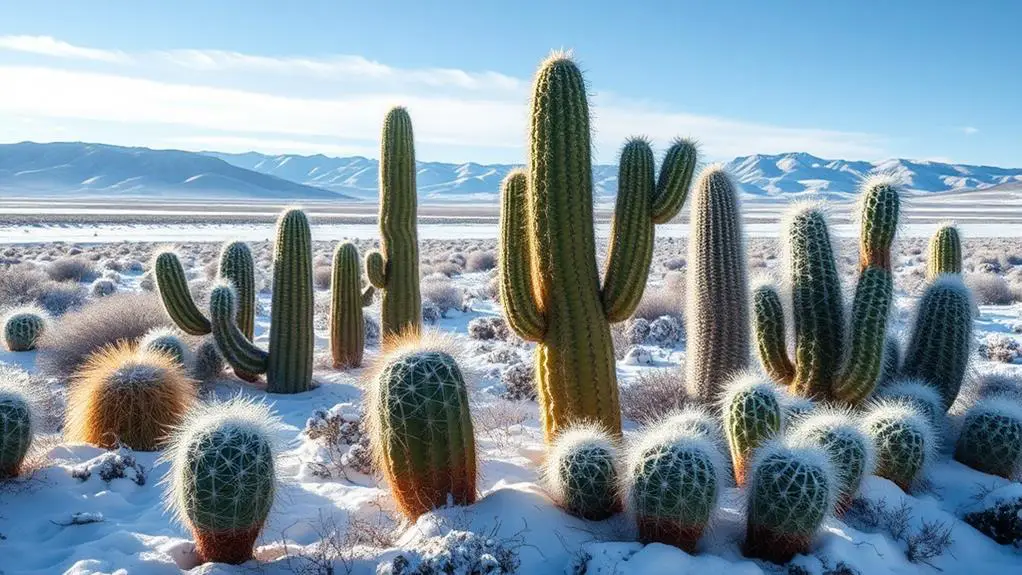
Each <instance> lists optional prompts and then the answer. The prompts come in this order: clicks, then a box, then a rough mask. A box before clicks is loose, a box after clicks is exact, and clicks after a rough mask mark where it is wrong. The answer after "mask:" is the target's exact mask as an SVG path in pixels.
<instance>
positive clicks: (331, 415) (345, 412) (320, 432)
mask: <svg viewBox="0 0 1022 575" xmlns="http://www.w3.org/2000/svg"><path fill="white" fill-rule="evenodd" d="M304 433H305V435H306V437H308V438H309V439H310V440H313V441H315V442H317V443H318V444H319V446H320V447H321V448H322V453H323V459H324V461H323V462H315V463H313V464H310V467H311V468H312V473H313V474H314V475H317V476H319V477H324V478H345V479H347V472H348V471H349V470H351V471H356V472H358V473H361V474H362V475H370V476H371V475H375V474H376V471H377V469H376V464H375V462H374V461H373V458H372V452H371V450H370V447H369V433H367V431H366V430H365V424H364V423H363V419H362V416H361V415H360V414H359V413H358V412H357V410H356V409H354V408H353V406H352V405H351V404H347V403H339V404H337V405H335V406H333V407H332V408H330V409H328V410H327V409H317V410H315V411H314V412H312V416H311V417H309V419H308V420H306V422H305V431H304Z"/></svg>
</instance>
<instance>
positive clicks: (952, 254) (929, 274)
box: [926, 223, 962, 281]
mask: <svg viewBox="0 0 1022 575" xmlns="http://www.w3.org/2000/svg"><path fill="white" fill-rule="evenodd" d="M960 273H962V239H961V237H960V236H959V235H958V228H957V227H955V225H954V224H952V223H946V224H941V226H940V227H939V228H937V231H935V232H934V233H933V235H932V236H930V245H929V248H928V250H927V257H926V281H933V280H935V279H937V277H938V276H940V275H941V274H960Z"/></svg>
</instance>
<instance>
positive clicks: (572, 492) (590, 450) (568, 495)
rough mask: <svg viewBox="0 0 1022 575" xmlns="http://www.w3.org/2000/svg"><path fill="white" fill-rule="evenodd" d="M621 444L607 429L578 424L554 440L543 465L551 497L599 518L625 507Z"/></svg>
mask: <svg viewBox="0 0 1022 575" xmlns="http://www.w3.org/2000/svg"><path fill="white" fill-rule="evenodd" d="M618 477H619V476H618V469H617V446H616V444H615V442H614V440H613V439H612V438H611V436H610V434H608V433H607V432H606V431H605V430H603V429H601V428H599V427H597V426H594V425H575V426H571V427H568V428H567V429H566V430H564V431H563V432H562V433H561V434H560V435H558V436H557V438H556V439H555V441H554V444H553V446H552V448H551V449H550V453H549V454H548V455H547V460H546V462H545V464H544V466H543V482H544V484H545V485H546V488H547V492H548V493H549V494H550V497H551V498H552V499H553V500H554V502H555V503H557V505H558V506H560V507H561V508H562V509H564V510H565V511H567V512H568V513H570V514H572V515H574V516H576V517H581V518H583V519H591V520H594V521H599V520H603V519H606V518H608V517H610V516H611V515H614V514H615V513H617V512H618V511H620V510H621V500H620V498H619V497H618Z"/></svg>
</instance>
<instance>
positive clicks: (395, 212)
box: [366, 107, 422, 342]
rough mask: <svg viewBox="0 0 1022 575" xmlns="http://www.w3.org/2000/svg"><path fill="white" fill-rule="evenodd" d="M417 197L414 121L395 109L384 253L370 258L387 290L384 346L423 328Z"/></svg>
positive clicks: (373, 275) (387, 164)
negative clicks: (393, 338)
mask: <svg viewBox="0 0 1022 575" xmlns="http://www.w3.org/2000/svg"><path fill="white" fill-rule="evenodd" d="M417 193H418V192H417V190H416V186H415V140H414V137H413V134H412V119H411V117H410V116H409V115H408V111H407V110H405V109H404V108H400V107H398V108H393V109H391V110H390V111H389V112H387V117H386V119H384V121H383V139H382V142H381V144H380V251H372V252H369V253H368V254H367V255H366V274H367V275H368V276H369V282H370V283H372V285H373V286H375V287H376V288H377V289H381V290H383V301H382V307H381V311H380V320H381V323H382V326H381V327H382V336H383V338H384V342H386V341H388V340H389V339H390V338H392V337H395V336H398V335H400V334H402V333H404V332H407V331H411V332H419V331H421V330H422V295H421V293H420V292H419V229H418V227H417V224H416V222H415V220H416V217H417V209H418V208H417V206H418V197H417V196H416V194H417Z"/></svg>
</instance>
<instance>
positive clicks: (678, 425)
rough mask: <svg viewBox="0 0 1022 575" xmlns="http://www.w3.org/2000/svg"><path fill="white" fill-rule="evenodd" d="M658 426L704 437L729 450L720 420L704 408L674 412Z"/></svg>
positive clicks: (683, 409)
mask: <svg viewBox="0 0 1022 575" xmlns="http://www.w3.org/2000/svg"><path fill="white" fill-rule="evenodd" d="M656 425H658V426H663V427H665V428H667V429H670V428H673V429H676V430H682V431H688V432H692V433H696V434H699V435H702V436H704V437H706V438H707V439H709V440H710V441H712V442H713V443H714V445H717V446H719V447H721V448H724V449H727V440H726V439H725V437H724V430H723V429H722V428H721V426H720V422H719V420H718V419H717V418H716V417H714V416H713V415H712V414H710V412H708V411H707V410H705V409H703V408H702V407H699V406H694V405H689V406H686V407H684V408H682V409H679V410H676V411H672V412H670V413H668V414H667V415H665V416H664V417H663V419H661V420H660V422H658V423H657V424H656Z"/></svg>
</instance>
